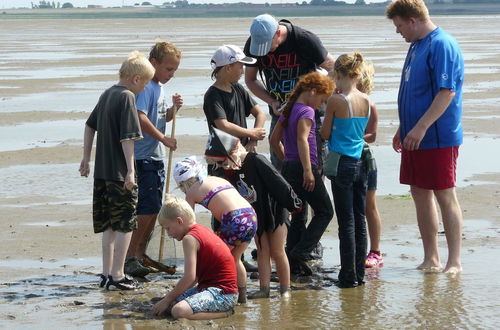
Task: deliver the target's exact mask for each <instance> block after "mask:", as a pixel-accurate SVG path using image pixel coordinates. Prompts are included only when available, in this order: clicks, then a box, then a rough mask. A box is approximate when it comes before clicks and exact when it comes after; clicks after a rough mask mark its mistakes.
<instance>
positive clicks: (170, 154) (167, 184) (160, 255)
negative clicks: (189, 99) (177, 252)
mask: <svg viewBox="0 0 500 330" xmlns="http://www.w3.org/2000/svg"><path fill="white" fill-rule="evenodd" d="M172 111H173V112H174V113H173V114H172V130H171V132H170V138H171V139H173V138H175V118H176V114H177V107H176V106H175V105H172ZM173 156H174V151H173V150H172V149H170V148H169V150H168V164H167V177H166V180H165V194H164V195H163V200H165V198H166V197H167V195H168V193H169V192H170V174H171V172H172V158H173ZM164 245H165V229H164V228H163V227H162V228H161V237H160V251H158V261H159V262H161V260H162V259H163V246H164Z"/></svg>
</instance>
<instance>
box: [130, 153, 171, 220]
mask: <svg viewBox="0 0 500 330" xmlns="http://www.w3.org/2000/svg"><path fill="white" fill-rule="evenodd" d="M135 165H136V166H135V167H136V171H137V185H138V186H139V200H138V202H137V214H138V215H147V214H158V212H159V211H160V208H161V203H162V198H163V186H164V185H165V167H164V164H163V161H161V160H151V159H139V160H136V162H135Z"/></svg>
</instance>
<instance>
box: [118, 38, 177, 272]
mask: <svg viewBox="0 0 500 330" xmlns="http://www.w3.org/2000/svg"><path fill="white" fill-rule="evenodd" d="M180 60H181V51H180V50H179V49H178V48H177V47H175V46H174V45H173V44H171V43H169V42H165V41H158V42H157V43H156V44H155V45H153V47H151V51H150V52H149V61H150V62H151V64H152V65H153V67H154V68H155V74H154V76H153V78H152V79H151V81H150V82H149V83H148V84H147V86H146V89H145V90H144V91H143V92H142V93H140V94H139V95H138V96H137V113H138V115H139V122H140V124H141V129H142V132H143V134H144V139H142V140H141V141H137V142H136V143H135V159H136V166H137V184H138V186H139V199H138V202H137V215H138V228H137V229H136V230H135V231H134V233H133V234H132V240H131V242H130V247H129V250H128V252H127V261H126V263H125V272H126V273H127V274H129V275H132V276H138V277H144V276H145V275H147V274H148V273H149V272H150V269H149V268H148V267H145V266H144V265H143V264H142V262H141V261H142V259H143V255H144V253H145V252H146V248H147V245H148V241H149V238H150V236H151V233H152V231H153V228H154V225H155V222H156V216H157V214H158V211H159V210H160V207H161V203H162V197H163V186H164V182H165V170H164V163H163V160H164V159H165V148H164V146H165V147H167V148H170V149H172V150H175V149H176V148H177V141H176V140H175V139H172V138H168V137H166V136H165V126H166V123H167V122H169V121H170V120H172V118H173V115H174V111H176V110H178V109H179V108H180V107H182V104H183V99H182V96H181V95H179V94H174V95H173V96H172V106H170V107H167V101H166V97H165V94H164V90H163V85H164V84H166V83H167V82H168V81H170V79H172V78H173V77H174V74H175V72H176V71H177V68H178V67H179V64H180Z"/></svg>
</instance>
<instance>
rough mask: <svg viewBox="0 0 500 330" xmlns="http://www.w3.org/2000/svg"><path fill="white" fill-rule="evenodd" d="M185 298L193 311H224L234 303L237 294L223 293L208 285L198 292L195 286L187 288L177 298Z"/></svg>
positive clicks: (178, 299)
mask: <svg viewBox="0 0 500 330" xmlns="http://www.w3.org/2000/svg"><path fill="white" fill-rule="evenodd" d="M175 300H176V301H177V302H180V301H182V300H186V302H187V303H188V305H189V306H190V307H191V309H192V310H193V312H195V313H200V312H226V311H228V310H230V309H231V308H233V307H234V306H235V305H236V302H237V300H238V294H236V293H230V294H225V293H224V291H223V290H222V289H220V288H216V287H209V288H206V289H203V290H201V291H199V292H198V289H197V288H196V287H193V288H190V289H187V290H186V291H185V292H184V293H183V294H181V295H180V296H179V297H177V299H175Z"/></svg>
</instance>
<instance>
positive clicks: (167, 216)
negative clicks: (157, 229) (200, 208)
mask: <svg viewBox="0 0 500 330" xmlns="http://www.w3.org/2000/svg"><path fill="white" fill-rule="evenodd" d="M177 217H181V218H182V219H184V221H186V222H189V223H191V222H194V221H195V215H194V211H193V209H192V208H191V205H189V203H188V202H186V200H185V199H183V198H180V197H177V196H174V195H167V197H166V198H165V202H164V203H163V205H162V207H161V209H160V212H159V213H158V222H159V223H160V225H163V224H165V222H167V221H168V220H173V219H175V218H177Z"/></svg>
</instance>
